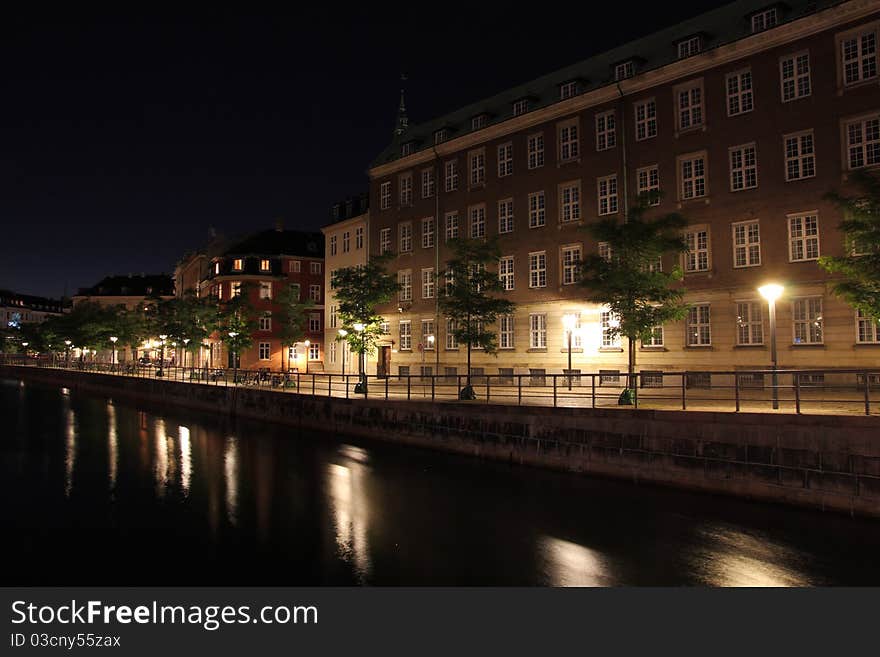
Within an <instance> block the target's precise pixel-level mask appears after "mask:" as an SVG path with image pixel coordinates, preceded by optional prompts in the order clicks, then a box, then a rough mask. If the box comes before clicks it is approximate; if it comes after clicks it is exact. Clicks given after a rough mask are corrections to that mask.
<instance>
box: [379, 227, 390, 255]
mask: <svg viewBox="0 0 880 657" xmlns="http://www.w3.org/2000/svg"><path fill="white" fill-rule="evenodd" d="M390 250H391V229H390V228H383V229H381V230H380V231H379V253H388V252H389V251H390Z"/></svg>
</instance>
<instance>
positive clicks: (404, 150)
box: [400, 141, 414, 157]
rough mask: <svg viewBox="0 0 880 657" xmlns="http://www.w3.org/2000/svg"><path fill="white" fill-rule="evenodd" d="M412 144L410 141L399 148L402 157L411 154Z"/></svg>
mask: <svg viewBox="0 0 880 657" xmlns="http://www.w3.org/2000/svg"><path fill="white" fill-rule="evenodd" d="M413 150H414V148H413V143H412V142H411V141H408V142H406V143H405V144H404V145H403V146H401V147H400V154H401V155H402V156H404V157H406V156H407V155H412V154H413Z"/></svg>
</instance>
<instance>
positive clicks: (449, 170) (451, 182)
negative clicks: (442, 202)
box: [443, 160, 458, 192]
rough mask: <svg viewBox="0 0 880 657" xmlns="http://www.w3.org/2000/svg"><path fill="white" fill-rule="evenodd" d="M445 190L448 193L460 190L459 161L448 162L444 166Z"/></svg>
mask: <svg viewBox="0 0 880 657" xmlns="http://www.w3.org/2000/svg"><path fill="white" fill-rule="evenodd" d="M443 188H444V189H445V190H446V191H447V192H454V191H455V190H456V189H458V160H447V162H446V164H444V165H443Z"/></svg>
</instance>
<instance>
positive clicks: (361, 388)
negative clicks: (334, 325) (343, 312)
mask: <svg viewBox="0 0 880 657" xmlns="http://www.w3.org/2000/svg"><path fill="white" fill-rule="evenodd" d="M352 328H353V329H354V330H355V333H357V334H358V338H359V339H360V349H359V353H358V374H359V377H358V378H359V380H358V382H357V385H356V386H355V387H354V391H355V392H356V393H363V394H364V395H366V394H367V375H366V372H365V370H366V365H365V363H364V331H365V330H366V328H367V327H366V325H365V324H364V323H363V322H355V324H354V326H352Z"/></svg>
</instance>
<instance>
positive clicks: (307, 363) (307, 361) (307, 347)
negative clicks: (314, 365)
mask: <svg viewBox="0 0 880 657" xmlns="http://www.w3.org/2000/svg"><path fill="white" fill-rule="evenodd" d="M303 344H304V345H305V346H306V374H308V373H309V347H311V345H312V341H311V340H306V341H305V342H303Z"/></svg>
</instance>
